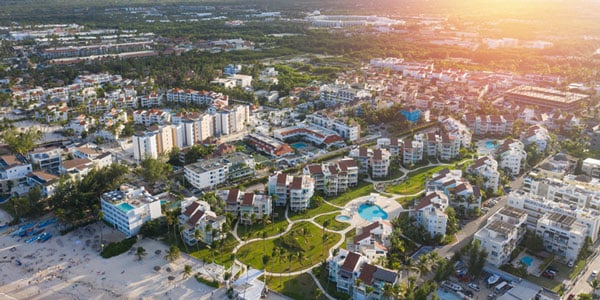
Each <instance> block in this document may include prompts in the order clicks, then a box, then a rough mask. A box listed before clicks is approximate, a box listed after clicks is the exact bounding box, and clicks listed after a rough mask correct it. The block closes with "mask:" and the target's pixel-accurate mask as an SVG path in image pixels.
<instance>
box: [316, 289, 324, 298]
mask: <svg viewBox="0 0 600 300" xmlns="http://www.w3.org/2000/svg"><path fill="white" fill-rule="evenodd" d="M321 296H323V291H321V289H320V288H318V287H317V288H315V300H317V299H319V298H321Z"/></svg>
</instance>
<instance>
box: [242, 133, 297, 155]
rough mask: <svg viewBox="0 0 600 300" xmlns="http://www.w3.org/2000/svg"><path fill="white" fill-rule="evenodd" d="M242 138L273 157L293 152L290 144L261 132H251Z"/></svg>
mask: <svg viewBox="0 0 600 300" xmlns="http://www.w3.org/2000/svg"><path fill="white" fill-rule="evenodd" d="M244 140H245V141H246V142H247V143H248V144H250V145H251V146H252V147H254V148H255V149H256V150H258V151H260V152H262V153H265V154H268V155H272V156H274V157H282V156H286V155H293V154H294V149H292V147H291V146H290V145H288V144H286V143H283V142H280V141H279V140H276V139H274V138H271V137H268V136H265V135H262V134H256V133H251V134H248V135H247V136H246V137H244Z"/></svg>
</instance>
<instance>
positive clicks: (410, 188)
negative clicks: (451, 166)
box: [385, 166, 448, 195]
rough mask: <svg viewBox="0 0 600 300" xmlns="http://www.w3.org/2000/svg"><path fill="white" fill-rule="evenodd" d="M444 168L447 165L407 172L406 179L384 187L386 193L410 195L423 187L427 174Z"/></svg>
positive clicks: (429, 174)
mask: <svg viewBox="0 0 600 300" xmlns="http://www.w3.org/2000/svg"><path fill="white" fill-rule="evenodd" d="M445 168H448V167H447V166H429V167H425V168H422V169H420V170H416V171H411V172H408V174H407V175H406V177H407V179H406V180H405V181H404V182H402V183H401V184H398V185H394V186H389V187H387V188H386V189H385V191H386V192H388V193H394V194H401V195H411V194H415V193H418V192H419V191H421V190H423V189H424V188H425V180H427V177H428V176H431V175H433V174H435V173H437V172H439V171H441V170H443V169H445Z"/></svg>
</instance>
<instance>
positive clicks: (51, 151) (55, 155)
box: [29, 147, 62, 174]
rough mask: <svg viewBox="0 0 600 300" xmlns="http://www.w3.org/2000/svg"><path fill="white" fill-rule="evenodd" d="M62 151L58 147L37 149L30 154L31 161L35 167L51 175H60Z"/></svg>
mask: <svg viewBox="0 0 600 300" xmlns="http://www.w3.org/2000/svg"><path fill="white" fill-rule="evenodd" d="M61 153H62V150H61V149H60V148H57V147H51V148H37V149H34V150H33V151H31V153H29V159H30V160H31V163H32V164H33V165H34V166H37V167H39V168H40V169H41V170H44V171H47V172H49V173H53V174H58V171H59V168H60V165H61V161H62V159H61Z"/></svg>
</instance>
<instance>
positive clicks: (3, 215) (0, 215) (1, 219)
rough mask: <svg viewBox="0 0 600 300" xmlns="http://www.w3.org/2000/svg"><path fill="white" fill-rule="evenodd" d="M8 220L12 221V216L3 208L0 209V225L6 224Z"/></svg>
mask: <svg viewBox="0 0 600 300" xmlns="http://www.w3.org/2000/svg"><path fill="white" fill-rule="evenodd" d="M10 221H12V216H11V215H10V214H9V213H7V212H5V211H4V210H2V209H0V225H4V224H7V223H9V222H10Z"/></svg>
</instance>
